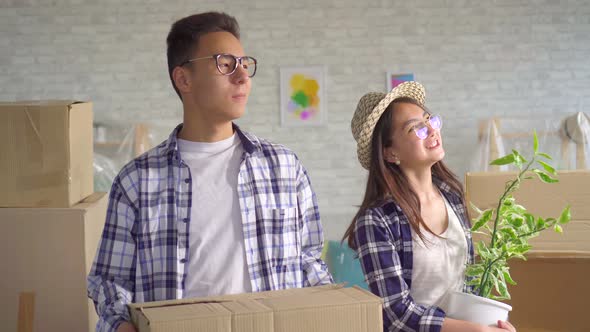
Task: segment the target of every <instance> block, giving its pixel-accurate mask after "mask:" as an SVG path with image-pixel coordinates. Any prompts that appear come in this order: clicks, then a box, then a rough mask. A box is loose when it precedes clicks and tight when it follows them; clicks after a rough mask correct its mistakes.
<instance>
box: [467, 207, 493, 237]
mask: <svg viewBox="0 0 590 332" xmlns="http://www.w3.org/2000/svg"><path fill="white" fill-rule="evenodd" d="M493 213H494V209H487V210H485V211H483V213H482V214H481V215H480V216H479V218H477V219H476V220H475V223H474V225H473V227H471V231H472V232H474V231H477V230H478V229H480V228H481V227H482V226H483V225H485V224H486V223H487V222H488V221H490V219H491V218H492V214H493Z"/></svg>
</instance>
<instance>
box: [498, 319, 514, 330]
mask: <svg viewBox="0 0 590 332" xmlns="http://www.w3.org/2000/svg"><path fill="white" fill-rule="evenodd" d="M498 327H499V328H501V329H504V330H506V331H510V332H516V328H515V327H514V326H513V325H512V324H510V323H508V322H505V321H503V320H499V321H498Z"/></svg>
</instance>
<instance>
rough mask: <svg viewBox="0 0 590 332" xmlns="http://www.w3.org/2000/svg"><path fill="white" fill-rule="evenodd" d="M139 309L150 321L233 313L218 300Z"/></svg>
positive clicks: (198, 317) (228, 315)
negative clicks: (217, 301)
mask: <svg viewBox="0 0 590 332" xmlns="http://www.w3.org/2000/svg"><path fill="white" fill-rule="evenodd" d="M138 310H139V311H141V312H142V313H143V315H144V316H145V317H146V318H147V319H148V321H149V322H150V323H156V322H167V321H176V320H187V319H200V318H207V317H214V316H227V317H230V315H231V311H229V310H228V309H226V308H225V307H224V306H223V305H222V304H220V303H216V302H211V303H196V304H184V305H177V306H165V307H155V308H145V309H138Z"/></svg>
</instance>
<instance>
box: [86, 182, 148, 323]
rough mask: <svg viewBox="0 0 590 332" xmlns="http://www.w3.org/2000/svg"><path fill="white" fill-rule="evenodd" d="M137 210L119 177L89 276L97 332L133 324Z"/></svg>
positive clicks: (110, 196) (112, 190) (113, 187)
mask: <svg viewBox="0 0 590 332" xmlns="http://www.w3.org/2000/svg"><path fill="white" fill-rule="evenodd" d="M135 217H136V209H135V207H134V206H133V205H132V204H131V202H130V200H129V198H128V196H127V194H126V190H125V188H124V185H123V182H122V181H121V179H120V178H119V177H117V178H116V179H115V181H114V183H113V186H112V188H111V192H110V195H109V203H108V208H107V216H106V222H105V226H104V229H103V232H102V237H101V239H100V243H99V246H98V250H97V252H96V256H95V258H94V262H93V265H92V269H91V271H90V273H89V275H88V278H87V282H88V297H89V298H91V299H92V301H93V302H94V305H95V308H96V312H97V313H98V317H99V321H98V323H97V326H96V330H97V331H109V332H110V331H115V330H116V329H117V327H118V326H119V325H120V324H121V323H122V322H123V321H130V316H129V311H128V309H127V304H129V303H131V302H132V301H133V298H134V294H133V289H134V285H135V282H134V280H135V257H136V254H135V253H136V247H135V239H134V237H133V233H132V232H133V227H134V223H135Z"/></svg>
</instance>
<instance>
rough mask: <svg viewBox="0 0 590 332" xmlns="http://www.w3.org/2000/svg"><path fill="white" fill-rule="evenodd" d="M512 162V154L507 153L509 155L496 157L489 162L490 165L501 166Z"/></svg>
mask: <svg viewBox="0 0 590 332" xmlns="http://www.w3.org/2000/svg"><path fill="white" fill-rule="evenodd" d="M513 162H514V155H513V154H509V155H505V156H504V157H502V158H498V159H496V160H494V161H492V162H491V163H490V165H496V166H502V165H508V164H512V163H513Z"/></svg>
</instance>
